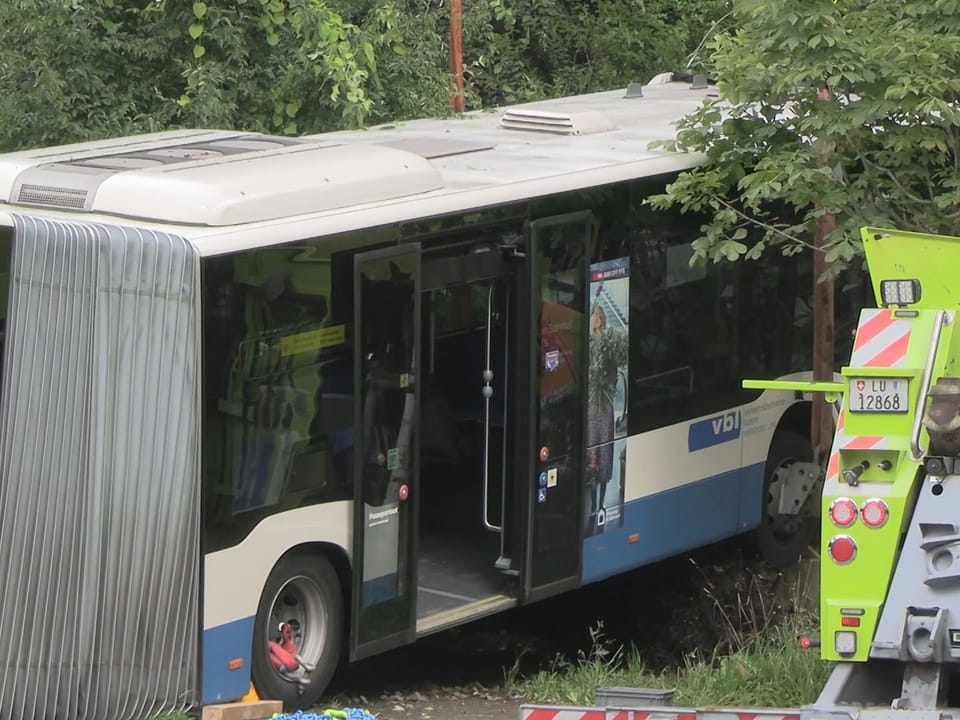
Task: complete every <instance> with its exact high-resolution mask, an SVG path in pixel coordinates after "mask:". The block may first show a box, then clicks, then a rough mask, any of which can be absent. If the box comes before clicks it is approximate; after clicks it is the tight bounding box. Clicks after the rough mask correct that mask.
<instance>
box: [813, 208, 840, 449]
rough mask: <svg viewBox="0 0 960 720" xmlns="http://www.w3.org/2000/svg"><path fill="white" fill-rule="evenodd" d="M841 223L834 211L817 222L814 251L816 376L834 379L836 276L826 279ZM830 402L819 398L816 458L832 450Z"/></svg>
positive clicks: (816, 402) (815, 425)
mask: <svg viewBox="0 0 960 720" xmlns="http://www.w3.org/2000/svg"><path fill="white" fill-rule="evenodd" d="M836 225H837V220H836V217H834V215H833V214H830V213H828V214H826V215H823V216H822V217H821V218H820V219H819V220H818V221H817V227H816V231H815V233H814V247H815V249H814V251H813V379H814V380H833V352H834V323H833V318H834V316H833V292H834V282H833V279H830V280H822V281H821V277H822V276H823V274H824V272H826V270H827V269H828V267H829V264H828V263H827V261H826V249H825V245H826V244H827V238H829V236H830V233H831V232H833V230H834V228H835V227H836ZM830 407H831V406H830V405H829V404H828V403H825V402H824V401H823V399H822V398H821V397H815V398H814V401H813V412H812V413H811V427H810V439H811V440H812V443H813V448H814V452H815V457H816V458H817V459H820V458H822V457H825V456H826V455H827V454H829V452H830V444H831V443H832V442H833V414H832V413H831V411H830Z"/></svg>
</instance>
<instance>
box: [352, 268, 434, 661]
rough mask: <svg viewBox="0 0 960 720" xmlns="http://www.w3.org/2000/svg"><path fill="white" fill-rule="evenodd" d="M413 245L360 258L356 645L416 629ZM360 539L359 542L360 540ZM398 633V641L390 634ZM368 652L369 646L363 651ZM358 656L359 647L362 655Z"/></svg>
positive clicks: (416, 296) (415, 292)
mask: <svg viewBox="0 0 960 720" xmlns="http://www.w3.org/2000/svg"><path fill="white" fill-rule="evenodd" d="M417 257H418V256H417V254H416V253H415V252H414V251H409V250H406V251H400V253H397V252H393V253H391V254H390V255H388V256H383V255H382V254H378V255H377V256H375V257H373V258H369V257H367V258H363V259H361V260H359V261H358V264H357V287H358V290H359V293H360V301H359V302H358V303H357V348H358V353H357V362H358V367H357V373H358V378H357V379H358V383H357V385H358V387H359V388H360V394H359V414H358V422H357V426H356V431H357V433H358V434H359V438H358V443H357V455H356V462H357V465H358V467H357V470H356V473H357V477H358V484H357V498H356V508H355V518H356V524H355V526H354V527H355V528H356V529H357V530H358V532H359V533H360V535H361V537H360V538H359V539H360V543H359V548H361V552H362V555H361V563H360V568H359V573H358V574H359V578H360V583H359V585H360V587H359V588H357V589H358V591H359V593H358V598H357V599H358V601H359V602H358V603H357V604H358V605H359V608H358V612H357V615H358V616H359V617H358V618H357V620H356V621H357V622H358V626H357V630H358V632H357V634H356V641H357V645H358V646H360V645H363V644H365V643H372V642H378V645H377V647H376V649H377V650H382V649H384V647H383V645H384V644H387V645H396V644H399V643H400V642H404V641H405V639H406V638H405V637H402V636H405V635H406V634H407V632H408V631H410V632H412V622H413V612H414V597H415V594H416V593H415V588H413V587H412V579H413V574H412V573H413V570H414V568H413V567H412V564H413V558H412V552H411V549H412V548H411V546H410V544H411V542H412V539H413V538H412V534H411V530H412V528H413V518H412V517H411V512H412V507H413V504H412V502H410V501H408V498H410V496H411V493H412V492H413V489H414V484H415V477H414V468H415V467H416V458H415V452H416V437H415V428H416V420H417V418H416V415H417V409H418V408H417V395H416V388H417V382H416V376H415V369H416V367H417V359H418V358H417V352H418V343H417V332H418V327H417V319H418V317H419V289H418V277H417V271H418V267H417ZM355 546H356V544H355ZM391 637H393V638H394V640H393V642H384V641H385V640H386V639H388V638H391ZM361 654H369V653H361ZM356 656H360V655H356Z"/></svg>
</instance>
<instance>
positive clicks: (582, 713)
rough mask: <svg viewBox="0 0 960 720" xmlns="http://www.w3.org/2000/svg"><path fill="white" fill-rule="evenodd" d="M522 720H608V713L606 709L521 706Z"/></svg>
mask: <svg viewBox="0 0 960 720" xmlns="http://www.w3.org/2000/svg"><path fill="white" fill-rule="evenodd" d="M520 720H607V711H606V709H604V708H587V707H568V706H560V705H557V706H551V705H543V706H539V707H535V706H532V705H521V706H520Z"/></svg>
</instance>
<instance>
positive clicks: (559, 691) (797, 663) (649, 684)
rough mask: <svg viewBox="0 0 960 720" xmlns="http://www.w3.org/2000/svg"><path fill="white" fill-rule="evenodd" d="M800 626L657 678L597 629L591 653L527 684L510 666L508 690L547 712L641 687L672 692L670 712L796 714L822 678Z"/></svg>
mask: <svg viewBox="0 0 960 720" xmlns="http://www.w3.org/2000/svg"><path fill="white" fill-rule="evenodd" d="M805 625H806V623H801V622H800V621H799V620H798V621H797V622H796V623H788V624H786V625H784V626H781V627H780V628H778V629H777V630H776V631H775V632H773V633H772V634H770V635H767V636H759V635H758V636H756V637H755V638H752V639H750V640H749V641H747V643H746V644H745V645H744V646H743V647H741V648H740V649H738V650H736V651H734V652H731V653H717V654H716V655H714V656H713V657H702V656H699V655H698V654H696V653H694V654H691V655H689V656H687V658H686V660H685V662H684V663H683V664H682V665H681V666H680V667H678V668H674V669H671V670H664V671H659V672H656V671H652V670H650V669H648V667H647V666H646V663H645V662H644V660H643V658H642V657H641V655H640V654H639V653H638V652H637V651H636V650H631V651H625V650H624V649H623V648H619V647H616V648H615V647H612V646H611V644H610V643H608V642H607V641H606V640H605V639H604V637H603V635H602V629H601V628H596V629H595V631H594V644H593V648H592V649H591V650H590V652H589V653H582V654H581V655H580V657H578V658H577V659H576V660H574V661H569V660H563V659H557V660H556V661H555V662H554V664H553V665H552V666H551V667H550V668H548V669H546V670H541V671H539V672H537V673H535V674H533V675H531V676H529V677H525V678H523V677H519V675H518V673H517V672H516V666H515V667H514V668H513V669H511V670H510V671H508V672H507V677H506V683H507V685H508V686H509V687H510V688H511V689H512V690H513V691H514V692H515V693H516V694H517V695H519V696H521V697H523V698H525V699H526V700H528V701H531V702H537V703H545V704H558V705H591V704H593V701H594V693H595V691H596V690H597V689H598V688H603V687H642V688H654V689H673V690H674V698H673V703H674V705H676V706H701V705H736V706H740V707H785V708H788V707H796V706H799V705H802V704H804V703H809V702H812V701H813V700H814V699H816V697H817V694H818V693H819V692H820V690H821V688H822V687H823V684H824V682H826V679H827V672H828V668H827V664H826V663H825V662H823V661H822V660H820V658H819V655H818V653H817V652H816V651H809V650H801V649H800V647H799V645H798V643H797V637H798V635H799V634H801V633H800V632H798V631H802V630H806V629H808V628H807V627H805Z"/></svg>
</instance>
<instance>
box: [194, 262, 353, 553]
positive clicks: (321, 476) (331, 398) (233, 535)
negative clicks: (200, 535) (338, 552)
mask: <svg viewBox="0 0 960 720" xmlns="http://www.w3.org/2000/svg"><path fill="white" fill-rule="evenodd" d="M337 255H338V254H337V253H331V252H330V251H329V250H327V251H326V252H324V251H322V250H318V249H316V248H309V252H308V248H305V247H289V246H287V247H280V248H271V249H261V250H258V251H254V252H249V253H245V254H241V255H233V256H229V257H222V258H220V257H218V258H211V259H209V260H207V261H206V263H205V266H204V271H203V280H204V303H205V304H204V364H205V371H204V388H205V393H204V394H205V398H204V417H203V423H204V445H203V463H204V499H205V512H206V523H205V526H204V527H205V542H206V544H207V546H206V550H207V551H208V552H210V551H213V550H215V549H218V548H220V547H224V546H227V545H229V544H232V543H234V542H237V541H238V540H239V539H241V538H242V537H243V536H244V535H245V534H246V533H247V532H249V530H250V529H251V528H252V527H253V525H255V524H256V522H258V521H259V520H260V519H262V518H263V517H265V516H266V515H270V514H273V513H276V512H280V511H283V510H290V509H293V508H296V507H300V506H301V505H304V504H309V503H315V502H321V501H327V500H332V499H346V498H348V497H349V496H350V494H351V492H352V490H351V487H352V486H351V484H350V477H351V475H350V466H349V463H350V460H349V459H350V451H351V449H352V446H353V433H352V429H351V428H352V420H353V385H352V383H353V380H352V368H353V365H352V353H351V352H350V351H349V348H348V337H349V334H348V329H347V323H346V318H345V317H344V308H339V307H334V306H333V304H332V303H333V298H334V297H337V298H343V297H351V296H352V293H351V292H350V291H349V289H348V290H347V291H346V292H344V291H342V289H340V288H337V287H336V286H337V285H339V284H343V283H347V284H350V283H351V282H352V281H351V278H352V272H351V270H352V268H350V269H349V270H346V272H344V271H343V270H345V269H346V268H349V267H350V265H352V255H351V256H349V257H347V258H346V260H347V261H349V262H348V263H344V262H342V260H343V258H339V257H338V256H337ZM338 261H341V262H338ZM334 265H340V266H343V267H340V268H338V269H336V270H335V269H334ZM338 270H339V271H338Z"/></svg>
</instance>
